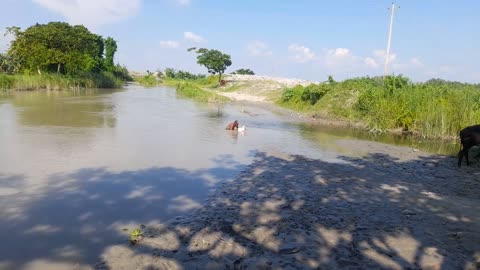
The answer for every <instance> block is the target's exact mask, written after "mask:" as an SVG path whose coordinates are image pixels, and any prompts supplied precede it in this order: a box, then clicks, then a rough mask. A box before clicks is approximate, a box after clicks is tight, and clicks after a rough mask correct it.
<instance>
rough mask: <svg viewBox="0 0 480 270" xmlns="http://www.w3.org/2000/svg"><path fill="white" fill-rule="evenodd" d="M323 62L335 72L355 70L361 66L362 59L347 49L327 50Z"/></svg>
mask: <svg viewBox="0 0 480 270" xmlns="http://www.w3.org/2000/svg"><path fill="white" fill-rule="evenodd" d="M325 52H326V53H325V55H324V56H323V60H322V62H324V64H325V65H326V66H327V67H328V68H329V69H334V70H342V69H344V70H347V69H348V70H354V69H356V68H357V67H358V66H360V65H361V59H360V57H358V56H355V55H353V53H352V52H351V51H350V50H349V49H347V48H336V49H327V50H325Z"/></svg>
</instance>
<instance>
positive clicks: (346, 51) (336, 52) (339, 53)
mask: <svg viewBox="0 0 480 270" xmlns="http://www.w3.org/2000/svg"><path fill="white" fill-rule="evenodd" d="M331 54H332V55H334V56H340V57H341V56H348V55H350V50H349V49H346V48H336V49H335V50H333V51H331Z"/></svg>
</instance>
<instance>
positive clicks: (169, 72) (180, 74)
mask: <svg viewBox="0 0 480 270" xmlns="http://www.w3.org/2000/svg"><path fill="white" fill-rule="evenodd" d="M164 74H165V75H164V77H165V78H167V79H176V80H199V79H205V78H206V77H207V76H206V75H204V74H193V73H190V72H188V71H183V70H175V69H173V68H166V69H165V73H164Z"/></svg>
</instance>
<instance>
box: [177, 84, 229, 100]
mask: <svg viewBox="0 0 480 270" xmlns="http://www.w3.org/2000/svg"><path fill="white" fill-rule="evenodd" d="M176 91H177V94H178V95H179V96H182V97H187V98H191V99H194V100H198V101H201V102H228V101H230V99H229V98H227V97H224V96H221V95H218V94H216V93H214V92H212V91H209V90H205V89H202V88H201V87H199V86H198V85H196V84H192V83H188V82H182V83H178V84H177V85H176Z"/></svg>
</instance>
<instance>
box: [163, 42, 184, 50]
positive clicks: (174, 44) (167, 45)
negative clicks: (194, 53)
mask: <svg viewBox="0 0 480 270" xmlns="http://www.w3.org/2000/svg"><path fill="white" fill-rule="evenodd" d="M179 46H180V43H178V42H177V41H174V40H162V41H160V47H162V48H166V49H175V48H178V47H179Z"/></svg>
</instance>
